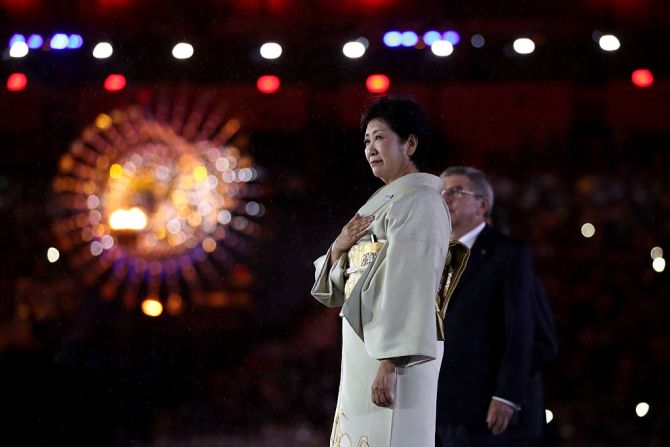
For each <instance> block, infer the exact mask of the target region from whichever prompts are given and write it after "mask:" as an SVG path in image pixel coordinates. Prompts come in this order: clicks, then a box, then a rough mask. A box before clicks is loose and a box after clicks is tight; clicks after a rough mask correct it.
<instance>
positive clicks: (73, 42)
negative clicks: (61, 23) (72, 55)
mask: <svg viewBox="0 0 670 447" xmlns="http://www.w3.org/2000/svg"><path fill="white" fill-rule="evenodd" d="M83 44H84V39H82V38H81V36H80V35H79V34H70V37H69V38H68V42H67V47H68V48H69V49H71V50H76V49H77V48H81V46H82V45H83Z"/></svg>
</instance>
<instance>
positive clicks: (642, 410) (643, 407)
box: [635, 402, 649, 418]
mask: <svg viewBox="0 0 670 447" xmlns="http://www.w3.org/2000/svg"><path fill="white" fill-rule="evenodd" d="M647 413H649V404H648V403H646V402H640V403H639V404H637V405H636V406H635V414H637V416H638V417H641V418H643V417H645V416H646V415H647Z"/></svg>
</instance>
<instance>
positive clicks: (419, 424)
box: [312, 98, 451, 447]
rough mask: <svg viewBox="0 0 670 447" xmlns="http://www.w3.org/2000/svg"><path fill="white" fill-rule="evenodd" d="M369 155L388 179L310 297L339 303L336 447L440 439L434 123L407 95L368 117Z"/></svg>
mask: <svg viewBox="0 0 670 447" xmlns="http://www.w3.org/2000/svg"><path fill="white" fill-rule="evenodd" d="M361 130H362V131H363V132H364V135H365V137H364V142H365V158H366V159H367V162H368V163H369V164H370V168H371V169H372V173H373V175H374V176H375V177H377V178H379V179H380V180H382V181H383V182H384V183H385V186H383V187H382V188H380V189H379V190H377V192H375V193H374V194H373V195H372V197H370V199H369V200H368V201H367V203H365V205H363V206H362V207H361V208H360V209H359V210H358V212H357V214H356V215H355V216H354V217H353V218H352V219H351V220H350V221H349V222H348V223H347V224H346V225H345V226H344V228H342V232H341V233H340V235H339V236H338V237H337V239H335V241H334V242H333V243H332V245H331V246H330V248H329V250H328V252H327V253H326V254H325V255H324V256H322V257H320V258H319V259H317V260H316V261H315V267H316V280H315V283H314V287H313V288H312V295H313V296H314V297H315V298H316V299H317V300H319V301H320V302H322V303H323V304H325V305H326V306H329V307H340V306H341V307H342V311H341V314H340V315H341V316H342V317H343V322H342V366H341V376H340V390H339V395H338V402H337V409H336V413H335V421H334V423H333V430H332V434H331V441H330V445H331V447H349V446H353V447H387V446H398V447H408V446H412V447H426V446H434V443H435V401H436V395H437V379H438V373H439V368H440V363H441V357H442V342H440V341H438V335H437V333H438V330H437V327H436V300H435V298H436V295H437V291H438V287H439V283H440V279H441V276H442V271H443V269H444V265H445V258H446V256H447V250H448V242H449V233H450V231H451V224H450V220H449V212H448V210H447V207H446V205H445V203H444V201H443V200H442V198H441V196H440V191H441V189H442V181H441V180H440V178H439V177H436V176H434V175H430V174H425V173H421V172H419V170H420V169H421V168H422V167H423V163H424V162H425V161H426V159H427V153H428V148H429V146H428V137H429V134H428V124H427V120H426V118H425V115H424V113H423V111H422V110H421V108H420V107H419V106H418V105H417V104H416V103H415V102H414V101H412V100H409V99H391V98H382V99H380V100H379V101H377V102H376V103H375V104H373V105H372V106H371V107H370V108H369V109H368V110H366V111H365V112H364V114H363V118H362V120H361Z"/></svg>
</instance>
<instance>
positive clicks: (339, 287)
mask: <svg viewBox="0 0 670 447" xmlns="http://www.w3.org/2000/svg"><path fill="white" fill-rule="evenodd" d="M331 250H332V248H330V249H328V252H327V253H326V254H325V255H323V256H321V257H320V258H318V259H317V260H316V261H314V268H315V270H316V271H315V274H314V285H313V286H312V296H313V297H314V298H316V299H317V300H318V301H319V302H320V303H321V304H323V305H325V306H327V307H340V306H342V305H343V304H344V282H345V278H344V271H345V269H346V255H342V256H341V257H340V259H338V261H337V262H336V263H335V264H333V266H332V267H331V268H330V269H328V259H329V258H330V251H331Z"/></svg>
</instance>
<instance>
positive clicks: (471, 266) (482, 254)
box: [454, 225, 495, 295]
mask: <svg viewBox="0 0 670 447" xmlns="http://www.w3.org/2000/svg"><path fill="white" fill-rule="evenodd" d="M494 240H495V232H494V230H493V229H492V228H491V227H489V226H488V225H486V226H485V227H484V229H483V230H482V232H481V233H479V236H477V240H476V241H475V244H474V245H473V246H472V248H471V249H470V259H468V265H467V266H466V267H465V271H464V272H463V276H462V277H461V280H460V281H459V282H458V285H457V286H456V290H455V291H454V294H455V295H457V294H458V292H459V290H460V289H461V287H463V284H467V282H468V281H469V280H470V277H471V276H472V275H473V274H474V273H475V272H476V271H477V270H479V268H480V267H481V266H482V264H484V263H485V262H486V261H487V260H488V259H489V258H490V257H491V254H492V250H493V242H494Z"/></svg>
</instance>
